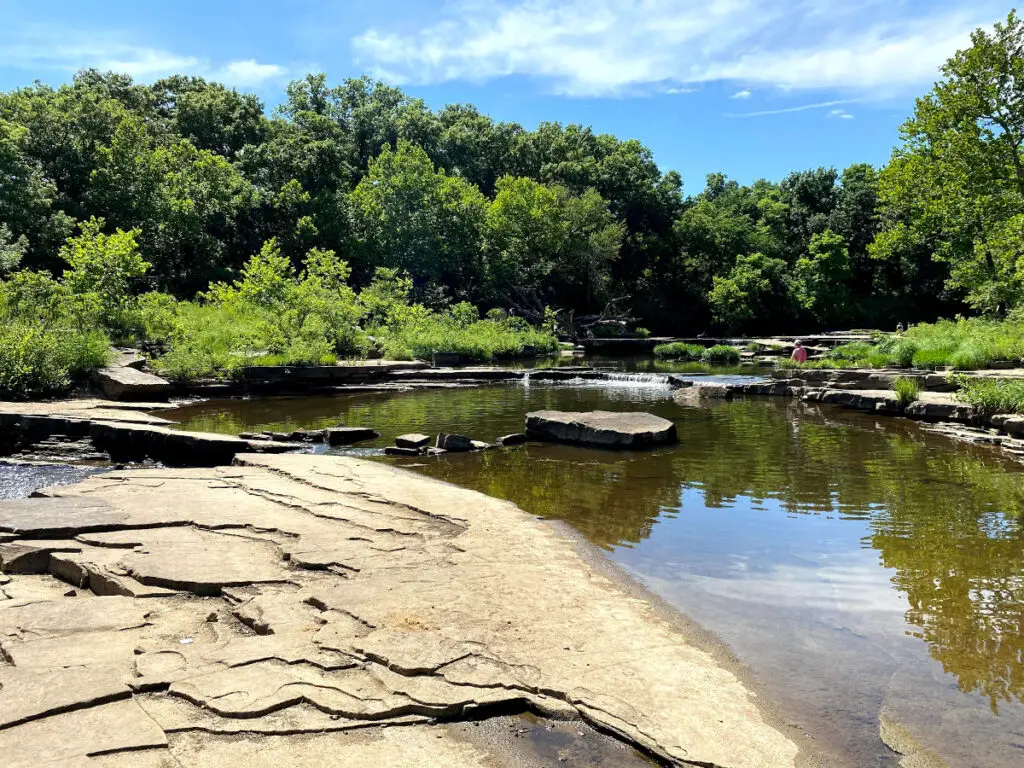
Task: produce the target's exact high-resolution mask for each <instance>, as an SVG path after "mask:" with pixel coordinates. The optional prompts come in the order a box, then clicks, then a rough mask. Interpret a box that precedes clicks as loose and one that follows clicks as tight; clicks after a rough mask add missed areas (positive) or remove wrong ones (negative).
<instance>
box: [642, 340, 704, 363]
mask: <svg viewBox="0 0 1024 768" xmlns="http://www.w3.org/2000/svg"><path fill="white" fill-rule="evenodd" d="M704 350H705V347H702V346H701V345H700V344H686V343H684V342H682V341H673V342H671V343H669V344H659V345H658V346H656V347H655V348H654V356H655V357H661V358H671V359H673V360H700V358H701V355H703V354H704Z"/></svg>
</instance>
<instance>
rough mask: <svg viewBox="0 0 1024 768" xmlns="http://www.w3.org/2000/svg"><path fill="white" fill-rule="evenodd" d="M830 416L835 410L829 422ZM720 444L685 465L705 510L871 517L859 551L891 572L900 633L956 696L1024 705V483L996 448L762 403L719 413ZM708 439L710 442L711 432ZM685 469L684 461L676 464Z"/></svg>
mask: <svg viewBox="0 0 1024 768" xmlns="http://www.w3.org/2000/svg"><path fill="white" fill-rule="evenodd" d="M830 415H831V412H830ZM713 421H714V423H715V424H716V426H717V430H716V431H717V435H715V436H714V438H713V439H714V440H716V441H717V442H718V443H719V445H727V446H733V449H731V450H728V451H716V452H714V456H713V457H712V458H710V459H709V460H707V461H703V462H696V463H695V462H693V461H692V458H691V461H690V462H689V464H688V470H689V472H688V476H689V479H690V480H691V481H696V482H699V483H700V484H701V485H703V486H704V488H705V489H706V492H707V493H708V499H707V501H708V502H709V504H714V505H717V504H719V503H722V501H723V500H724V499H731V498H735V497H737V496H751V497H754V498H755V499H756V498H764V497H771V498H776V499H779V500H780V501H781V503H782V504H783V506H784V507H785V508H786V509H787V510H789V511H791V512H826V511H833V512H836V513H838V514H840V515H842V516H858V517H865V518H867V519H868V520H869V522H870V525H871V528H872V531H873V533H872V535H871V536H870V537H869V538H868V540H867V541H866V543H867V544H870V545H871V546H872V547H873V548H874V549H876V550H878V552H879V554H880V562H881V564H882V565H883V566H885V567H887V568H892V569H894V570H895V571H896V575H895V576H894V577H893V583H894V585H895V586H896V587H897V588H898V589H899V590H901V591H902V592H904V593H905V594H906V596H907V599H908V601H909V602H910V609H909V610H908V611H907V613H906V619H907V621H908V623H910V624H913V625H915V626H917V627H918V628H919V629H920V632H919V633H915V634H917V636H919V637H921V638H922V639H924V640H925V641H926V642H927V643H928V645H929V647H930V651H931V654H932V656H933V657H934V658H935V659H936V660H937V661H939V662H940V663H941V664H942V666H943V668H944V669H945V670H946V671H947V672H949V673H951V674H953V675H955V676H956V677H957V679H958V682H959V686H960V688H961V690H964V691H969V692H977V693H979V694H981V695H983V696H985V697H987V698H988V699H989V700H990V702H991V705H992V708H993V710H995V709H996V708H997V706H998V703H999V701H1010V700H1014V699H1017V700H1024V531H1022V527H1021V524H1020V518H1019V515H1020V511H1021V510H1022V509H1024V474H1022V473H1021V472H1020V470H1019V468H1018V467H1017V466H1016V465H1013V464H1010V463H1009V462H1005V461H1003V460H1002V459H1000V458H999V457H997V456H995V455H994V454H991V452H987V451H983V450H974V449H971V448H967V447H964V446H955V447H954V446H953V445H951V444H950V443H948V442H946V441H945V440H944V439H942V438H937V437H934V436H929V435H924V434H922V433H921V432H920V431H918V430H917V429H916V427H914V426H913V425H909V424H902V423H899V422H890V423H888V424H886V425H885V426H884V428H883V430H881V431H880V430H876V429H868V428H865V427H870V426H871V425H872V422H871V421H870V420H869V419H868V418H866V417H857V416H852V417H844V418H843V421H844V422H846V423H845V425H844V426H841V427H839V428H836V425H834V424H833V425H827V424H826V423H825V422H824V420H823V418H822V416H821V415H820V412H818V413H816V412H814V411H812V410H810V409H807V410H805V411H803V415H802V416H801V417H800V418H799V419H798V420H793V419H792V418H791V417H789V416H787V412H786V411H782V410H779V409H777V408H771V407H763V404H760V403H757V404H753V403H751V404H743V403H737V404H735V405H734V406H732V407H730V408H719V409H716V410H715V411H713ZM709 437H710V435H709ZM681 461H683V462H684V463H685V460H684V459H681Z"/></svg>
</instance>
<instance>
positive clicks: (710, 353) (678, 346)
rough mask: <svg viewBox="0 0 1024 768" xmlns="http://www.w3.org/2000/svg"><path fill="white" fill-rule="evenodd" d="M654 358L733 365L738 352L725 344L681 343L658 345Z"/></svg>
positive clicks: (738, 359)
mask: <svg viewBox="0 0 1024 768" xmlns="http://www.w3.org/2000/svg"><path fill="white" fill-rule="evenodd" d="M654 356H655V357H659V358H669V359H671V360H681V361H683V362H686V361H697V360H699V361H700V362H702V363H713V364H718V365H735V364H736V363H739V361H740V353H739V351H738V350H737V349H736V348H735V347H730V346H728V345H727V344H716V345H715V346H713V347H702V346H701V345H700V344H686V343H684V342H681V341H674V342H672V343H670V344H659V345H658V346H656V347H655V348H654Z"/></svg>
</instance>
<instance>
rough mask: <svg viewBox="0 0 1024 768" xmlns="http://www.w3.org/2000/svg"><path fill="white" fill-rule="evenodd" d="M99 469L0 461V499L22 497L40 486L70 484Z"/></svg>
mask: <svg viewBox="0 0 1024 768" xmlns="http://www.w3.org/2000/svg"><path fill="white" fill-rule="evenodd" d="M98 471H100V470H99V469H98V468H96V467H89V466H69V465H67V464H6V463H3V462H2V461H0V499H23V498H25V497H27V496H29V495H30V494H32V493H33V492H34V491H38V490H39V489H40V488H46V487H49V486H51V485H71V484H72V483H78V482H81V481H82V480H84V479H85V478H86V477H87V476H88V475H91V474H94V473H96V472H98Z"/></svg>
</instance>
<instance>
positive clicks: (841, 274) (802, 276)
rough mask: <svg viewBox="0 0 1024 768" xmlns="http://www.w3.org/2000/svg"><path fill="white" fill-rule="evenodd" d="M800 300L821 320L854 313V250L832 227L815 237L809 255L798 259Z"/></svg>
mask: <svg viewBox="0 0 1024 768" xmlns="http://www.w3.org/2000/svg"><path fill="white" fill-rule="evenodd" d="M795 272H796V279H795V284H796V285H795V287H796V291H795V294H796V300H797V302H798V303H799V304H800V306H801V307H802V308H803V309H805V310H806V311H808V312H809V313H810V314H811V316H812V317H813V318H814V319H815V321H817V322H818V323H819V324H823V325H829V324H840V323H843V322H845V321H847V320H848V319H849V317H850V315H851V314H852V307H851V306H850V277H851V274H852V273H851V271H850V252H849V248H847V245H846V240H845V239H844V238H843V236H842V235H838V234H836V233H835V232H833V231H832V230H830V229H826V230H825V231H824V232H822V233H821V234H819V235H814V236H812V237H811V244H810V246H809V247H808V255H807V256H804V257H802V258H800V259H799V260H797V263H796V270H795Z"/></svg>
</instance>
